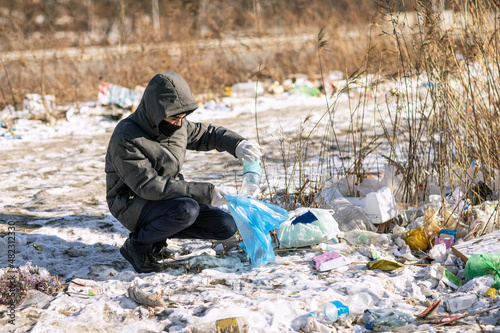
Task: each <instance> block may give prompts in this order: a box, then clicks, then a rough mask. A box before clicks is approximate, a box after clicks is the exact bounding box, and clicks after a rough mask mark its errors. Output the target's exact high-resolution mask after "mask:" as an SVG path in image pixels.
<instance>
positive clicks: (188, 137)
mask: <svg viewBox="0 0 500 333" xmlns="http://www.w3.org/2000/svg"><path fill="white" fill-rule="evenodd" d="M196 108H197V104H196V102H195V100H194V97H193V94H192V93H191V90H190V89H189V86H188V84H187V83H186V81H184V79H183V78H182V77H181V76H180V75H179V74H177V73H170V72H167V73H160V74H157V75H155V77H153V79H151V81H150V82H149V84H148V86H147V87H146V90H145V91H144V95H143V97H142V100H141V103H140V104H139V106H138V108H137V110H136V111H135V112H134V113H133V114H132V115H130V116H129V117H127V118H125V119H123V120H121V121H120V122H119V123H118V124H117V126H116V128H115V130H114V132H113V134H112V136H111V138H110V141H109V146H108V150H107V154H106V165H105V172H106V200H107V203H108V207H109V210H110V212H111V214H113V216H114V217H116V218H117V219H118V221H120V222H121V223H122V224H123V225H124V226H125V227H126V228H127V229H128V230H130V231H134V230H135V228H136V227H137V222H138V219H139V215H140V213H141V210H142V208H143V207H144V205H145V203H146V202H147V201H148V200H163V199H171V198H177V197H189V198H192V199H194V200H196V201H197V202H199V203H205V204H210V203H211V201H212V194H213V189H214V186H213V185H212V184H210V183H203V182H188V181H185V180H183V178H182V175H180V174H179V172H180V171H181V168H182V165H183V163H184V158H185V154H186V149H190V150H198V151H207V150H212V149H217V150H218V151H226V152H228V153H230V154H232V155H233V156H235V149H236V146H237V145H238V143H239V142H240V141H241V140H243V137H241V136H240V135H238V134H237V133H235V132H233V131H230V130H228V129H225V128H223V127H215V126H212V125H210V124H203V123H197V122H191V121H189V120H187V119H186V118H184V119H183V120H182V126H181V128H180V129H179V130H177V131H176V132H175V133H174V134H173V135H172V136H171V137H166V136H165V135H163V134H161V133H160V130H159V128H158V124H159V123H160V122H161V121H162V120H163V119H165V118H166V117H170V116H175V115H178V114H181V113H185V112H190V111H193V110H195V109H196Z"/></svg>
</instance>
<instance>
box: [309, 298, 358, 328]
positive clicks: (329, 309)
mask: <svg viewBox="0 0 500 333" xmlns="http://www.w3.org/2000/svg"><path fill="white" fill-rule="evenodd" d="M348 315H349V308H348V307H347V306H345V305H344V304H342V303H341V302H340V301H333V302H327V303H324V304H322V305H321V306H320V307H319V308H318V309H317V310H316V311H314V312H312V313H311V314H310V316H315V317H316V320H317V321H318V322H320V323H322V324H325V325H332V324H333V323H334V322H336V321H337V320H342V319H345V318H347V316H348Z"/></svg>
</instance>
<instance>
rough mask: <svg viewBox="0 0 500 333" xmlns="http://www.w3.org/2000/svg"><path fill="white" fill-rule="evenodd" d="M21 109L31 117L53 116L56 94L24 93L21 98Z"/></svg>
mask: <svg viewBox="0 0 500 333" xmlns="http://www.w3.org/2000/svg"><path fill="white" fill-rule="evenodd" d="M23 110H24V111H26V112H28V113H29V114H30V118H31V119H46V118H47V117H51V116H52V117H54V115H53V114H54V112H55V110H56V96H54V95H43V96H42V95H40V94H26V95H24V100H23Z"/></svg>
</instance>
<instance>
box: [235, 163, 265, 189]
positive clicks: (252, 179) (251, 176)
mask: <svg viewBox="0 0 500 333" xmlns="http://www.w3.org/2000/svg"><path fill="white" fill-rule="evenodd" d="M261 174H262V168H261V166H260V160H256V161H253V162H248V161H246V160H245V161H243V180H242V183H241V191H240V193H241V195H243V196H247V197H248V196H250V197H255V196H256V195H258V194H259V193H260V187H259V183H260V175H261Z"/></svg>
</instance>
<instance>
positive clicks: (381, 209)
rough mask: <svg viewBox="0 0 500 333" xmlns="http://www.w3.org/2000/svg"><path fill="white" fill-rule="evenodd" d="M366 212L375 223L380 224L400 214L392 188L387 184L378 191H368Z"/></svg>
mask: <svg viewBox="0 0 500 333" xmlns="http://www.w3.org/2000/svg"><path fill="white" fill-rule="evenodd" d="M364 212H365V213H366V215H368V217H369V218H370V219H371V221H372V223H374V224H380V223H383V222H386V221H388V220H390V219H391V218H393V217H396V215H398V206H397V205H396V199H394V195H393V194H392V190H391V188H390V187H389V186H385V187H382V188H381V189H379V190H378V191H374V192H370V193H368V194H367V195H366V202H365V207H364Z"/></svg>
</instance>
